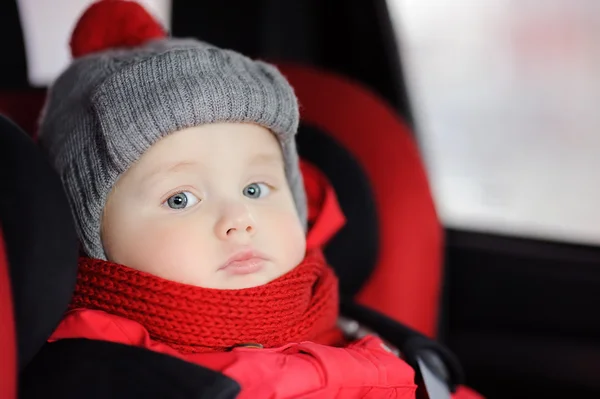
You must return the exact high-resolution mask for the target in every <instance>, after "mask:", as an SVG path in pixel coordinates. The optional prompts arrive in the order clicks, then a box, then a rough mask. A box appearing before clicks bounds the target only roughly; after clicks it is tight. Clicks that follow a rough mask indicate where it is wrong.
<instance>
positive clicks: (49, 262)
mask: <svg viewBox="0 0 600 399" xmlns="http://www.w3.org/2000/svg"><path fill="white" fill-rule="evenodd" d="M0 182H1V184H0V223H1V224H2V230H3V234H4V240H5V242H6V252H7V257H8V261H9V271H10V279H11V284H12V291H13V304H14V307H15V321H16V330H17V340H18V359H19V369H22V368H23V366H24V365H26V364H27V362H28V361H29V360H30V359H31V358H32V357H33V356H34V355H35V353H36V352H37V351H38V350H39V349H40V348H41V347H42V345H43V344H44V342H45V341H46V339H47V338H48V337H49V336H50V334H51V333H52V331H53V330H54V328H55V327H56V326H57V325H58V323H59V321H60V319H61V317H62V314H63V313H64V311H65V310H66V309H67V305H68V303H69V301H70V299H71V295H72V294H73V290H74V288H75V278H76V274H77V258H78V241H77V235H76V233H75V227H74V224H73V219H72V216H71V212H70V209H69V206H68V202H67V198H66V195H65V193H64V191H63V187H62V184H61V182H60V179H59V177H58V175H57V174H56V172H55V171H54V169H52V167H51V166H50V164H49V163H48V162H47V161H46V159H45V157H44V156H43V153H42V152H41V150H40V149H39V148H38V147H37V146H36V145H35V143H34V142H33V141H32V140H31V138H29V137H28V136H27V135H26V134H25V133H24V132H23V131H21V130H20V129H19V128H18V127H17V126H16V125H14V124H13V123H12V122H11V121H9V120H8V119H6V118H5V117H3V116H1V115H0Z"/></svg>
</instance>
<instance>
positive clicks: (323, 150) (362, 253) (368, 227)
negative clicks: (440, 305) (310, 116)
mask: <svg viewBox="0 0 600 399" xmlns="http://www.w3.org/2000/svg"><path fill="white" fill-rule="evenodd" d="M297 143H298V152H299V154H300V157H302V158H303V159H305V160H306V161H308V162H310V163H312V164H313V165H315V166H316V167H318V168H319V169H320V170H321V171H322V172H323V173H324V174H325V175H326V176H327V178H328V179H329V181H330V182H331V184H332V186H333V188H334V190H335V192H336V194H337V197H338V201H339V203H340V206H341V208H342V211H343V213H344V215H345V216H346V219H347V221H346V225H345V226H344V227H343V228H342V229H341V230H340V231H339V232H338V234H336V235H335V236H334V237H333V239H332V240H331V241H330V242H329V244H328V245H327V247H326V248H325V255H326V257H327V260H328V262H329V263H330V264H331V266H332V267H333V268H334V270H335V271H336V273H337V275H338V277H339V280H340V292H341V293H342V295H344V296H348V297H353V296H355V295H356V294H357V293H358V292H359V290H360V289H361V288H362V286H363V284H364V283H365V282H366V280H367V279H368V278H369V276H370V275H371V273H372V272H373V270H374V269H375V266H376V263H377V254H378V250H379V244H378V243H379V234H378V232H379V230H378V219H377V210H376V208H375V202H374V196H373V191H372V189H371V186H370V184H369V180H368V178H367V176H366V174H365V172H364V171H363V170H362V168H361V166H360V164H359V163H358V161H356V160H355V159H354V158H353V156H352V154H350V153H349V152H348V151H347V150H346V149H345V148H344V147H342V146H341V145H340V144H339V143H338V142H337V141H336V140H335V139H334V138H332V137H331V136H329V135H328V134H326V133H324V132H322V131H321V130H320V129H319V128H317V127H314V126H311V125H308V124H305V123H303V124H302V125H301V126H300V130H299V134H298V136H297Z"/></svg>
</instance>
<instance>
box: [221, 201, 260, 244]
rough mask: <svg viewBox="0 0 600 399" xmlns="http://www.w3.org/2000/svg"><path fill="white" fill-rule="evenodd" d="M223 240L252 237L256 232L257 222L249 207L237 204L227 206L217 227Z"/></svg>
mask: <svg viewBox="0 0 600 399" xmlns="http://www.w3.org/2000/svg"><path fill="white" fill-rule="evenodd" d="M215 229H216V232H215V233H216V235H217V237H219V238H220V239H221V240H229V239H232V238H234V237H244V236H245V237H251V236H253V235H254V233H255V232H256V222H255V220H254V217H253V216H252V213H251V212H250V210H249V209H248V207H246V206H244V205H241V204H236V205H228V206H225V207H224V209H223V211H222V214H221V217H220V218H219V220H218V221H217V224H216V226H215Z"/></svg>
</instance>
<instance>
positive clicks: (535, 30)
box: [388, 0, 600, 244]
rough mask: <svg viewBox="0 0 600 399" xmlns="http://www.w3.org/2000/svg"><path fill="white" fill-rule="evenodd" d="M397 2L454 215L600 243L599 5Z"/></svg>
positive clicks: (443, 190)
mask: <svg viewBox="0 0 600 399" xmlns="http://www.w3.org/2000/svg"><path fill="white" fill-rule="evenodd" d="M388 4H389V8H390V14H391V17H392V19H393V22H394V25H395V28H396V34H397V37H398V43H399V46H400V52H401V55H402V59H403V62H404V64H405V65H404V66H405V70H406V76H405V78H406V80H407V84H408V87H409V96H410V98H411V101H412V103H413V106H414V111H415V119H416V124H417V133H418V136H419V140H420V142H421V148H422V151H423V155H424V159H425V162H426V165H427V169H428V173H429V175H430V180H431V184H432V189H433V192H434V197H435V201H436V204H437V208H438V211H439V213H440V216H441V218H442V219H443V221H444V223H445V224H446V225H447V226H449V227H455V228H460V229H468V230H476V231H489V232H499V233H508V234H511V235H521V236H527V237H537V238H546V239H557V240H563V241H574V242H582V243H583V242H585V243H594V244H600V40H599V38H600V1H598V0H484V1H482V0H388Z"/></svg>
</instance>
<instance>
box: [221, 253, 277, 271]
mask: <svg viewBox="0 0 600 399" xmlns="http://www.w3.org/2000/svg"><path fill="white" fill-rule="evenodd" d="M266 262H267V258H266V256H264V255H263V254H261V253H259V252H256V251H242V252H238V253H236V254H234V255H233V256H231V257H230V258H229V259H227V261H226V262H225V263H223V265H222V266H221V267H219V270H223V271H225V272H227V273H229V274H234V275H239V274H251V273H256V272H257V271H259V270H261V269H262V268H263V267H264V265H265V263H266Z"/></svg>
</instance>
